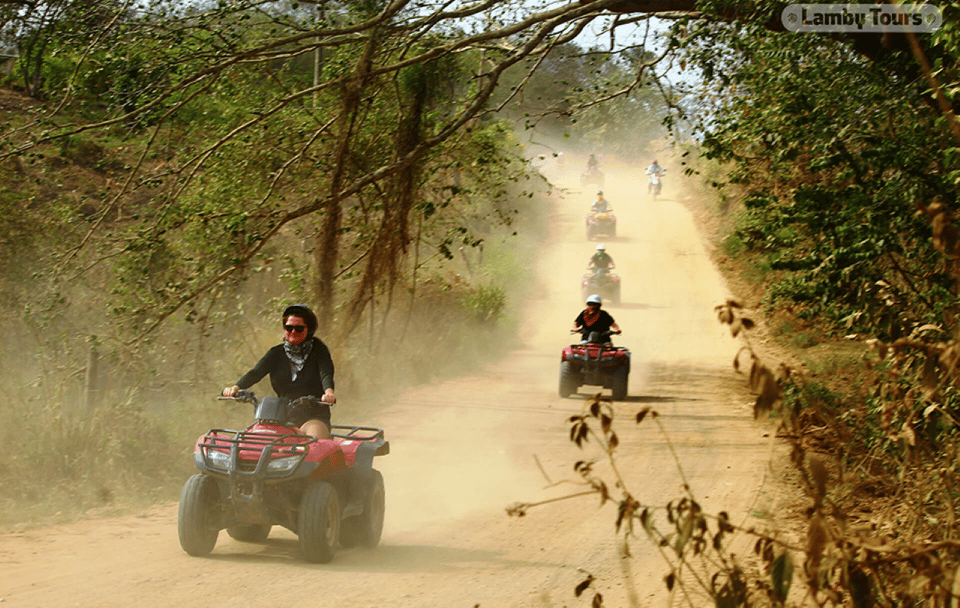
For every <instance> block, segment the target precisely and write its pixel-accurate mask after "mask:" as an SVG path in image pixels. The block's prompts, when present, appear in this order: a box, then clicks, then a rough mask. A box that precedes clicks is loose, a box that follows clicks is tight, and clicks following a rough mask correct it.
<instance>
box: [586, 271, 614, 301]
mask: <svg viewBox="0 0 960 608" xmlns="http://www.w3.org/2000/svg"><path fill="white" fill-rule="evenodd" d="M620 284H621V282H620V275H618V274H616V273H614V272H610V271H609V270H604V269H601V268H594V269H588V270H587V272H586V273H584V275H583V277H581V278H580V296H581V297H580V299H581V300H586V299H587V298H588V297H589V296H590V295H592V294H597V295H598V296H600V297H601V298H603V299H604V300H609V301H610V303H611V304H612V305H614V306H616V305H618V304H620Z"/></svg>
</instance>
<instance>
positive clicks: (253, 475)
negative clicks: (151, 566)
mask: <svg viewBox="0 0 960 608" xmlns="http://www.w3.org/2000/svg"><path fill="white" fill-rule="evenodd" d="M221 399H227V398H226V397H221ZM233 399H234V400H236V401H243V402H246V403H251V404H253V406H254V408H255V412H256V413H255V418H256V422H254V423H253V424H252V425H251V426H249V427H247V428H246V429H245V430H242V431H231V430H227V429H212V430H210V431H209V432H207V434H206V435H203V436H201V437H200V438H199V439H198V440H197V443H196V446H195V447H194V449H193V458H194V462H195V464H196V465H197V468H198V469H200V473H198V474H196V475H194V476H193V477H191V478H190V479H188V480H187V483H186V484H184V486H183V493H182V494H181V495H180V514H179V534H180V546H181V547H183V550H184V551H186V552H187V553H189V554H190V555H197V556H199V555H206V554H208V553H210V552H211V551H213V547H214V545H216V544H217V536H219V534H220V530H223V529H224V528H226V530H227V534H229V535H230V536H232V537H233V538H234V539H236V540H239V541H245V542H261V541H263V540H266V538H267V536H268V535H269V534H270V528H271V527H272V526H274V525H278V526H283V527H284V528H287V529H288V530H290V531H291V532H293V533H294V534H296V535H297V536H298V537H299V540H300V551H301V553H302V554H303V557H304V558H305V559H306V560H307V561H310V562H321V563H326V562H329V561H330V560H331V559H333V555H334V553H335V552H336V550H337V547H338V545H343V546H344V547H351V546H356V545H360V546H365V547H369V548H373V547H376V546H377V544H379V542H380V535H381V533H382V531H383V515H384V496H385V493H384V486H383V476H382V475H381V474H380V472H379V471H377V470H376V469H374V468H373V458H374V457H375V456H383V455H386V454H389V453H390V443H389V442H388V441H386V440H385V439H384V438H383V430H381V429H377V428H372V427H360V426H355V427H349V426H334V427H333V428H332V429H331V431H332V432H331V438H330V439H318V438H316V437H311V436H308V435H303V434H301V433H300V430H299V429H298V428H297V427H295V426H292V425H290V424H289V423H287V422H286V421H287V420H288V419H289V415H288V414H289V413H292V412H293V410H294V409H295V408H297V407H302V406H304V405H307V404H309V403H310V402H311V400H315V399H316V398H315V397H303V398H301V399H298V400H296V401H293V402H290V401H288V400H286V399H279V398H277V397H264V399H263V400H262V401H258V400H257V396H256V395H255V394H254V393H252V392H250V391H239V392H238V393H237V396H236V397H234V398H233Z"/></svg>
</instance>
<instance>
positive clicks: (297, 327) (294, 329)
mask: <svg viewBox="0 0 960 608" xmlns="http://www.w3.org/2000/svg"><path fill="white" fill-rule="evenodd" d="M283 328H284V329H285V330H287V331H288V332H290V333H292V334H299V333H300V332H302V331H306V330H307V328H306V326H305V325H284V326H283Z"/></svg>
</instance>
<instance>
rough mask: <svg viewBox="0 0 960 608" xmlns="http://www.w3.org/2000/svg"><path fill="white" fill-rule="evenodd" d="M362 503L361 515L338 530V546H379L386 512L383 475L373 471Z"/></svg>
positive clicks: (371, 547) (352, 518) (370, 547)
mask: <svg viewBox="0 0 960 608" xmlns="http://www.w3.org/2000/svg"><path fill="white" fill-rule="evenodd" d="M369 492H370V493H369V494H367V499H366V500H365V501H364V503H363V513H361V514H360V515H357V516H356V517H351V518H350V519H348V520H346V521H344V522H343V527H342V528H341V529H340V544H341V545H343V546H344V547H355V546H357V545H361V546H363V547H366V548H367V549H373V548H374V547H376V546H377V545H379V544H380V537H381V536H382V534H383V515H384V513H385V512H386V490H385V489H384V486H383V475H381V474H380V471H378V470H376V469H373V471H372V476H371V479H370V490H369Z"/></svg>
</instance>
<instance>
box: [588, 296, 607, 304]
mask: <svg viewBox="0 0 960 608" xmlns="http://www.w3.org/2000/svg"><path fill="white" fill-rule="evenodd" d="M587 304H596V305H597V306H602V305H603V301H602V300H601V299H600V295H599V294H593V295H592V296H590V297H589V298H587Z"/></svg>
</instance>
